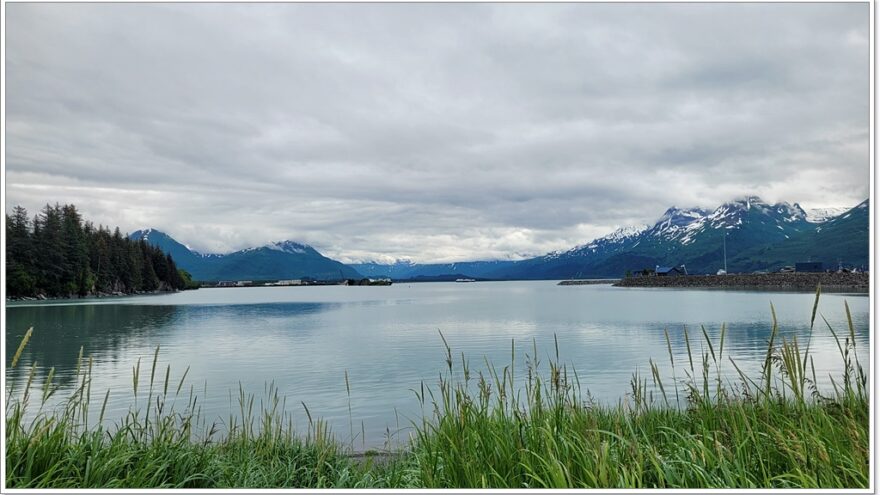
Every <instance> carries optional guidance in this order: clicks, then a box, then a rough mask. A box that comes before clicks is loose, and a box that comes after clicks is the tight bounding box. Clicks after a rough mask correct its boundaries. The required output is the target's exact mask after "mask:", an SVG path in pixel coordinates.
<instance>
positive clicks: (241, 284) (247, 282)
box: [235, 280, 254, 287]
mask: <svg viewBox="0 0 880 495" xmlns="http://www.w3.org/2000/svg"><path fill="white" fill-rule="evenodd" d="M248 285H254V282H253V281H252V280H239V281H238V282H236V283H235V286H236V287H246V286H248Z"/></svg>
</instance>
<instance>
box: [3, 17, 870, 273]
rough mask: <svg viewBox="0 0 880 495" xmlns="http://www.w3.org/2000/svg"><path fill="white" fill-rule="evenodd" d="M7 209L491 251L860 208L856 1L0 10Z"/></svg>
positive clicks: (390, 253) (864, 89)
mask: <svg viewBox="0 0 880 495" xmlns="http://www.w3.org/2000/svg"><path fill="white" fill-rule="evenodd" d="M7 14H8V16H7V17H8V19H7V32H6V40H7V51H6V56H7V58H6V74H7V89H6V91H7V93H6V102H7V108H6V126H7V127H6V132H7V134H6V138H7V147H6V172H7V177H6V178H7V195H6V206H7V207H9V206H11V205H13V204H22V205H24V206H26V207H28V208H29V209H31V210H36V209H38V208H39V207H40V205H41V204H44V203H46V202H54V201H59V202H75V203H77V204H78V205H79V206H80V207H81V208H82V210H83V212H84V214H85V215H86V216H87V217H89V218H92V219H94V220H95V221H96V222H100V223H105V224H111V225H119V226H120V227H121V228H123V229H125V230H133V229H135V228H138V227H142V226H153V227H156V228H160V229H163V230H166V231H168V232H169V233H171V234H172V235H174V236H175V237H177V238H179V239H180V240H181V241H183V242H186V243H188V244H189V245H190V246H192V247H193V248H196V249H200V250H204V251H228V250H232V249H237V248H242V247H246V246H250V245H254V244H259V243H263V242H267V241H270V240H275V239H283V238H292V239H296V240H299V241H303V242H308V243H311V244H313V245H314V246H315V247H316V248H318V249H319V250H321V251H323V252H325V253H327V254H328V255H331V256H335V257H338V258H340V259H343V260H355V259H391V258H396V257H408V258H412V259H415V260H419V261H435V260H436V261H453V260H464V259H489V258H504V257H508V256H514V257H518V256H522V255H528V254H540V253H543V252H547V251H551V250H554V249H563V248H567V247H570V246H572V245H574V244H578V243H582V242H584V241H587V240H589V239H591V238H593V237H595V236H597V235H601V234H604V233H606V232H607V231H609V230H611V229H613V228H614V227H615V226H618V225H622V224H632V223H646V222H650V221H652V220H654V218H655V217H656V216H658V215H659V214H660V213H662V211H663V210H665V208H666V207H668V206H670V205H673V204H675V205H679V206H689V205H696V206H714V205H716V204H718V203H720V202H722V201H725V200H728V199H730V198H732V197H734V196H738V195H742V194H759V195H762V196H764V197H765V199H767V200H771V201H775V200H787V201H798V202H800V203H801V204H802V205H804V206H805V207H823V206H845V205H852V204H855V203H857V202H859V201H861V200H862V199H864V198H865V197H867V195H868V176H869V154H868V152H869V150H868V146H869V136H868V132H869V108H868V107H869V73H868V71H869V44H868V39H869V16H868V6H867V5H866V4H680V5H672V4H619V5H607V4H549V5H541V4H262V5H240V4H219V5H218V4H213V5H212V4H180V5H172V4H9V5H7Z"/></svg>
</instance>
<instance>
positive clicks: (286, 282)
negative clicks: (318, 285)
mask: <svg viewBox="0 0 880 495" xmlns="http://www.w3.org/2000/svg"><path fill="white" fill-rule="evenodd" d="M275 285H302V280H299V279H296V280H279V281H277V282H275Z"/></svg>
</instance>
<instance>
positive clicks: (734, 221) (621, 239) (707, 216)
mask: <svg viewBox="0 0 880 495" xmlns="http://www.w3.org/2000/svg"><path fill="white" fill-rule="evenodd" d="M835 213H837V214H836V215H834V214H835ZM823 218H824V220H822V219H823ZM130 237H132V238H137V239H144V240H145V241H147V242H149V243H151V244H154V245H157V246H159V247H161V248H162V249H163V250H164V251H165V252H169V253H171V255H172V257H173V258H174V259H175V261H176V262H177V263H178V265H180V266H181V267H182V268H184V269H186V270H188V271H190V273H192V274H193V277H194V278H195V279H197V280H221V279H222V280H242V279H250V280H254V279H256V280H259V279H283V278H302V277H306V276H309V277H314V278H318V279H339V278H360V277H361V276H362V275H363V276H367V277H391V278H393V279H395V280H406V279H418V278H420V277H426V278H431V277H434V278H438V277H444V276H449V275H462V276H467V277H472V278H488V279H502V280H503V279H562V278H570V277H583V278H586V277H620V276H621V275H623V274H624V273H625V272H627V271H637V270H641V269H643V268H653V267H655V266H656V265H663V266H679V265H681V264H685V265H686V266H687V268H688V271H689V272H690V273H714V272H715V271H716V270H717V269H718V268H720V267H721V266H722V264H723V249H722V246H725V247H726V250H727V257H728V266H729V269H730V271H752V270H758V269H774V268H779V267H781V266H785V265H792V264H794V263H795V262H797V261H804V260H807V259H811V260H813V261H822V262H824V263H825V264H826V265H827V266H829V267H830V266H837V264H838V263H839V262H840V263H844V264H849V265H855V266H863V267H864V266H866V265H867V263H868V202H867V200H866V201H865V202H863V203H861V204H859V205H858V206H856V207H854V208H851V209H847V210H845V211H839V210H837V209H827V208H826V209H824V211H815V210H811V211H810V212H809V213H808V212H805V211H804V210H803V208H801V207H800V205H798V204H797V203H794V204H789V203H786V202H780V203H775V204H769V203H767V202H765V201H763V200H761V198H759V197H757V196H747V197H743V198H739V199H736V200H733V201H729V202H727V203H724V204H722V205H720V206H718V207H717V208H715V209H713V210H707V209H702V208H676V207H673V208H669V209H668V210H666V211H665V212H664V213H663V214H662V215H661V216H660V217H659V218H658V219H657V220H656V221H655V222H654V223H653V224H652V225H645V226H630V227H622V228H619V229H617V230H615V231H613V232H611V233H609V234H607V235H604V236H601V237H598V238H596V239H593V240H592V241H590V242H587V243H584V244H581V245H578V246H575V247H573V248H571V249H569V250H566V251H557V252H553V253H549V254H547V255H544V256H538V257H534V258H529V259H525V260H521V261H507V260H499V261H471V262H462V263H431V264H417V263H413V262H411V261H409V260H398V261H396V262H394V263H371V262H365V263H357V264H351V265H348V266H346V265H343V264H341V263H339V262H337V261H334V260H331V259H329V258H326V257H324V256H322V255H321V254H320V253H318V252H317V251H316V250H315V249H314V248H312V247H311V246H308V245H306V244H301V243H298V242H294V241H278V242H271V243H268V244H265V245H263V246H259V247H254V248H249V249H244V250H241V251H237V252H235V253H230V254H226V255H215V254H212V255H207V254H200V253H196V252H194V251H192V250H190V249H188V248H187V247H186V246H184V245H183V244H180V243H178V242H177V241H175V240H174V239H172V238H171V237H170V236H168V235H166V234H164V233H162V232H160V231H158V230H155V229H145V230H139V231H136V232H133V233H132V234H131V235H130Z"/></svg>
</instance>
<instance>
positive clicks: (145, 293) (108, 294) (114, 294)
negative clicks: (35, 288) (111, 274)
mask: <svg viewBox="0 0 880 495" xmlns="http://www.w3.org/2000/svg"><path fill="white" fill-rule="evenodd" d="M173 292H179V291H177V290H153V291H135V292H98V293H95V294H88V295H85V296H77V295H70V296H53V297H49V296H46V295H45V294H37V295H36V296H24V297H7V298H6V300H7V301H10V302H13V301H14V302H22V301H23V302H27V301H72V300H77V299H104V298H107V297H125V296H148V295H153V294H170V293H173Z"/></svg>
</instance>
